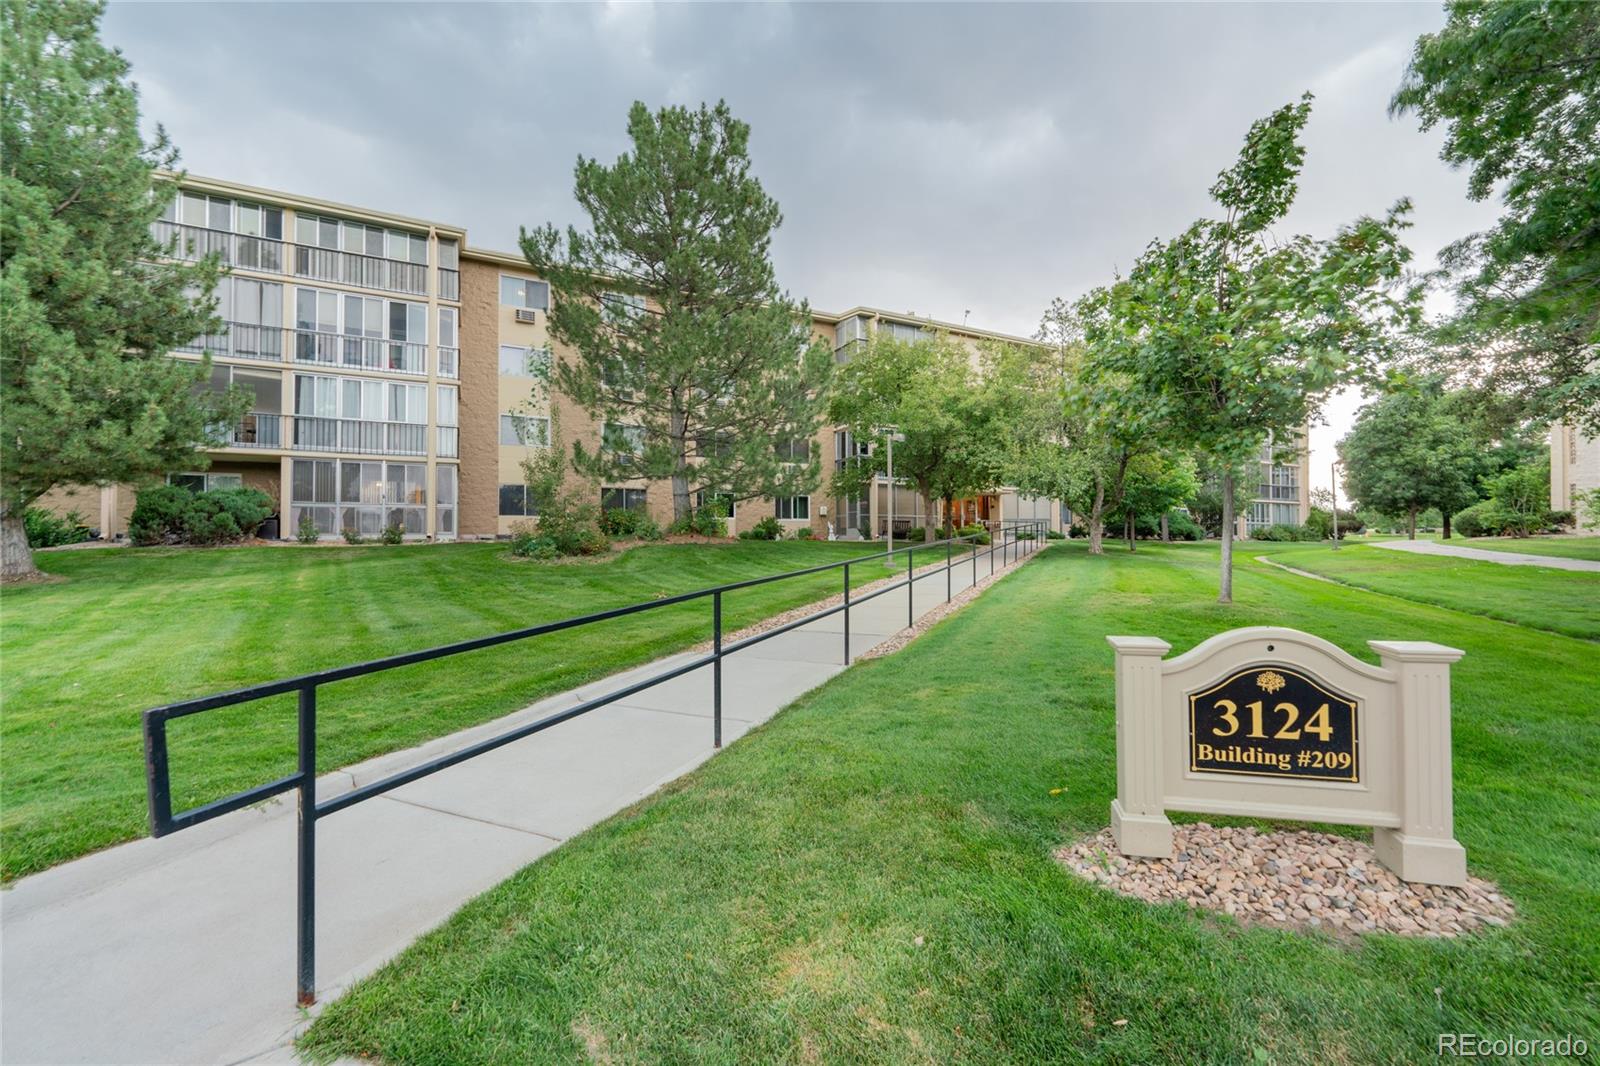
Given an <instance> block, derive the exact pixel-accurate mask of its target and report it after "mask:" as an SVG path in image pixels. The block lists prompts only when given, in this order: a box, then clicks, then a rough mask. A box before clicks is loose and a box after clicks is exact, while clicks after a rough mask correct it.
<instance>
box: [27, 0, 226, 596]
mask: <svg viewBox="0 0 1600 1066" xmlns="http://www.w3.org/2000/svg"><path fill="white" fill-rule="evenodd" d="M102 11H103V6H102V5H100V4H96V3H79V2H73V0H5V3H4V7H3V25H0V159H3V164H0V346H3V347H0V438H3V444H0V576H3V577H4V578H6V579H14V578H23V577H30V576H33V575H35V574H37V570H36V568H35V567H34V563H33V557H32V553H31V552H30V551H29V550H28V541H27V535H26V532H25V530H24V527H23V512H24V511H25V510H26V509H27V508H28V506H29V505H30V504H31V503H33V502H34V501H35V500H37V499H38V498H39V497H40V496H43V495H44V494H45V493H46V492H48V491H49V490H50V489H52V488H54V487H56V486H59V485H71V484H92V483H99V484H105V483H108V482H114V481H133V482H138V481H142V480H146V479H149V478H152V477H157V476H159V475H161V474H163V473H165V472H166V471H168V470H171V469H172V468H173V467H176V466H179V465H182V466H185V467H190V468H193V467H194V466H195V465H198V464H203V463H204V461H205V459H204V455H203V454H197V453H196V449H197V448H199V447H202V446H204V445H205V444H207V443H208V442H210V440H211V438H212V437H213V436H214V435H215V432H214V427H216V426H218V425H223V424H228V423H231V422H232V421H233V420H234V419H235V418H237V416H238V415H239V414H240V413H241V412H242V409H243V401H242V399H239V398H236V397H218V396H215V395H214V394H209V393H205V392H203V391H202V392H199V393H198V394H197V391H196V390H197V387H198V386H199V385H200V384H201V383H202V382H204V381H205V380H206V379H207V377H208V373H209V372H208V369H207V367H206V366H205V365H204V364H203V363H200V364H196V363H193V362H182V361H179V360H176V359H172V358H170V357H169V355H168V353H169V352H170V351H171V350H172V349H173V348H175V347H178V346H179V345H182V344H187V343H189V342H190V341H192V340H194V338H195V337H197V336H200V335H201V334H204V333H208V332H214V331H216V330H217V329H220V328H221V323H220V321H219V320H218V319H217V317H216V315H215V314H214V311H213V309H214V306H215V302H214V301H213V300H212V299H211V298H210V293H211V292H212V290H213V289H214V288H215V286H216V280H217V276H218V266H217V263H216V262H215V261H212V260H206V261H202V262H197V263H173V262H163V261H161V254H162V252H164V251H169V250H170V249H163V248H161V247H160V246H158V245H157V244H156V242H155V241H154V240H153V239H152V237H151V235H150V224H151V223H152V222H154V221H155V220H156V218H157V217H159V215H160V214H161V211H162V208H163V206H164V205H165V204H166V203H167V202H168V201H169V200H170V198H171V197H172V195H173V193H174V187H173V184H172V182H171V180H170V179H166V178H163V177H162V174H161V170H162V169H163V168H167V167H170V166H172V165H173V164H174V163H175V162H176V160H177V152H176V151H175V150H174V149H173V148H172V146H171V144H170V143H169V142H168V140H167V138H166V135H165V134H164V133H162V132H160V131H159V130H158V131H157V133H156V136H155V138H154V139H153V140H151V141H149V142H147V141H145V139H144V138H143V136H142V135H141V134H140V132H139V98H138V93H137V91H136V90H135V88H134V86H133V84H132V83H131V82H130V81H129V80H128V63H127V61H126V60H125V59H123V58H122V56H121V54H120V53H118V52H116V51H114V50H112V49H110V48H107V47H106V46H105V45H104V44H103V43H101V41H100V39H99V35H98V31H99V22H100V16H101V13H102Z"/></svg>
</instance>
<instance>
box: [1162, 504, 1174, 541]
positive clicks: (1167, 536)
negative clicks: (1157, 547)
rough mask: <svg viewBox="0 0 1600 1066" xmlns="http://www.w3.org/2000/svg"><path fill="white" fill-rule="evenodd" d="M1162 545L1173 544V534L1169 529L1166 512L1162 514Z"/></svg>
mask: <svg viewBox="0 0 1600 1066" xmlns="http://www.w3.org/2000/svg"><path fill="white" fill-rule="evenodd" d="M1161 543H1163V544H1171V543H1172V532H1171V530H1169V529H1167V513H1166V512H1165V511H1163V512H1161Z"/></svg>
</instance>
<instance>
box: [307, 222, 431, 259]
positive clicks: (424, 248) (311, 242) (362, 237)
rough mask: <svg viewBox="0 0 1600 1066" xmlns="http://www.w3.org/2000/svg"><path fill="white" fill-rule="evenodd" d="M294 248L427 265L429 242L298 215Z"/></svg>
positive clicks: (370, 227) (409, 235) (412, 235)
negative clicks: (301, 247) (300, 247)
mask: <svg viewBox="0 0 1600 1066" xmlns="http://www.w3.org/2000/svg"><path fill="white" fill-rule="evenodd" d="M294 239H295V243H296V244H302V245H305V246H306V247H308V248H327V249H330V250H332V251H339V252H349V253H350V254H352V255H368V256H372V257H374V258H377V259H394V260H398V261H399V262H402V263H420V264H422V265H427V262H428V238H427V237H424V236H419V235H418V234H415V233H407V232H406V231H404V230H395V229H384V228H383V227H382V226H373V225H370V224H367V223H363V222H349V221H346V220H344V219H338V218H323V217H320V216H317V215H308V214H305V213H304V212H297V213H296V214H295V218H294Z"/></svg>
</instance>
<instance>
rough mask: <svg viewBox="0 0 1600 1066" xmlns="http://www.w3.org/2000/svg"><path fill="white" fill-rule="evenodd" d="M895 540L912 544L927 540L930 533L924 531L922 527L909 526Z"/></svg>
mask: <svg viewBox="0 0 1600 1066" xmlns="http://www.w3.org/2000/svg"><path fill="white" fill-rule="evenodd" d="M895 539H896V540H903V541H907V542H911V543H914V542H916V541H919V540H927V539H928V531H927V530H926V529H923V528H922V527H921V526H908V527H907V528H906V531H905V532H904V533H900V534H896V536H895Z"/></svg>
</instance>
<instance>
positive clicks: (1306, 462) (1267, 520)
mask: <svg viewBox="0 0 1600 1066" xmlns="http://www.w3.org/2000/svg"><path fill="white" fill-rule="evenodd" d="M1309 439H1310V428H1309V427H1307V429H1306V430H1304V431H1302V432H1300V433H1297V434H1295V442H1294V443H1295V449H1296V450H1295V453H1294V457H1293V458H1292V459H1290V460H1289V461H1288V462H1281V461H1279V459H1280V457H1278V456H1276V454H1275V453H1276V451H1277V444H1276V442H1275V441H1273V440H1272V439H1271V438H1270V437H1269V438H1268V439H1267V442H1266V443H1265V444H1263V445H1262V446H1261V450H1260V452H1259V453H1258V454H1257V456H1256V461H1255V463H1254V464H1252V467H1253V470H1252V471H1251V472H1253V473H1254V474H1255V475H1256V477H1255V481H1254V482H1252V486H1253V487H1254V489H1255V490H1256V491H1255V496H1254V498H1252V499H1251V501H1250V506H1249V507H1248V508H1247V509H1246V510H1245V513H1244V514H1242V515H1240V516H1239V519H1238V534H1239V535H1240V536H1249V535H1250V533H1251V532H1253V531H1255V530H1257V529H1264V528H1266V527H1267V526H1276V525H1289V526H1298V525H1304V524H1305V521H1306V519H1308V518H1310V517H1311V452H1310V449H1309V448H1307V447H1306V442H1307V441H1308V440H1309Z"/></svg>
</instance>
